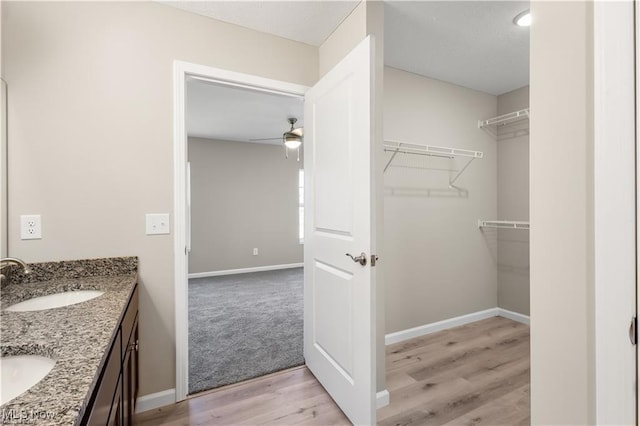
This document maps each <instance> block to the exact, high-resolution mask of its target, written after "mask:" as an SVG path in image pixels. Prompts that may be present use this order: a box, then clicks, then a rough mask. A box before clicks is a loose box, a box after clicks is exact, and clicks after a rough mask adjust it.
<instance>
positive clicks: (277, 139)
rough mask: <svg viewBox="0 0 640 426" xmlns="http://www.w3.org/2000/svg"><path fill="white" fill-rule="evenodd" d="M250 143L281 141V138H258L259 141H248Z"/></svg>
mask: <svg viewBox="0 0 640 426" xmlns="http://www.w3.org/2000/svg"><path fill="white" fill-rule="evenodd" d="M249 140H250V141H281V140H282V136H280V137H279V138H259V139H249Z"/></svg>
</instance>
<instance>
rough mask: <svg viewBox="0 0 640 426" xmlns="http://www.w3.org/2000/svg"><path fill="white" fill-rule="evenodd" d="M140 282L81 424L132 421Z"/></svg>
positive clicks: (120, 424) (112, 424) (113, 424)
mask: <svg viewBox="0 0 640 426" xmlns="http://www.w3.org/2000/svg"><path fill="white" fill-rule="evenodd" d="M138 349H139V344H138V286H137V285H136V287H135V289H134V290H133V293H132V294H131V298H130V299H129V302H128V304H127V307H126V309H125V311H124V314H123V315H122V321H121V322H120V324H118V329H117V331H116V333H115V337H114V339H113V341H112V343H111V346H110V349H109V353H108V355H107V357H106V362H105V364H104V365H105V367H104V368H103V370H102V371H101V372H100V374H99V379H98V383H97V385H96V387H95V389H94V391H93V393H92V396H91V399H90V400H89V406H88V408H87V411H86V412H85V415H84V417H83V419H82V422H81V424H82V425H89V426H94V425H95V426H98V425H99V426H104V425H108V426H126V425H132V424H133V415H134V414H135V406H136V398H137V396H138V384H139V380H138V359H139V357H138Z"/></svg>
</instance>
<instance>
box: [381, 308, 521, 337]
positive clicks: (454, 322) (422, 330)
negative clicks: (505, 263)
mask: <svg viewBox="0 0 640 426" xmlns="http://www.w3.org/2000/svg"><path fill="white" fill-rule="evenodd" d="M497 316H500V317H505V318H509V319H510V320H513V321H518V322H521V323H523V324H529V323H530V320H529V317H528V316H527V315H523V314H519V313H517V312H513V311H508V310H506V309H502V308H491V309H486V310H484V311H478V312H472V313H470V314H466V315H461V316H459V317H454V318H449V319H446V320H442V321H437V322H432V323H430V324H425V325H421V326H418V327H414V328H409V329H407V330H401V331H396V332H395V333H389V334H387V335H386V336H384V343H385V345H392V344H394V343H399V342H404V341H405V340H409V339H414V338H416V337H420V336H425V335H427V334H431V333H435V332H437V331H442V330H446V329H448V328H453V327H458V326H460V325H465V324H469V323H471V322H476V321H480V320H483V319H487V318H491V317H497Z"/></svg>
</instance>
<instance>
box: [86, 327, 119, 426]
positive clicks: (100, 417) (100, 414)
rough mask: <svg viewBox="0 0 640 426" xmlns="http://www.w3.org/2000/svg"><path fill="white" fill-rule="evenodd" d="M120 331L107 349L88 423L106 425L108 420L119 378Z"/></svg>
mask: <svg viewBox="0 0 640 426" xmlns="http://www.w3.org/2000/svg"><path fill="white" fill-rule="evenodd" d="M120 341H121V340H120V332H119V331H118V333H117V335H116V338H115V340H114V343H113V346H112V347H111V350H110V351H109V356H108V358H107V362H106V365H105V367H104V370H103V372H102V377H100V380H99V382H98V391H97V393H96V397H95V400H94V403H93V407H92V408H91V416H90V417H89V421H88V423H87V424H88V425H90V426H91V425H102V426H104V425H106V424H107V422H108V420H109V413H110V412H111V405H112V404H113V398H114V397H115V396H116V393H117V391H118V390H120V388H119V386H118V385H119V383H120V382H119V380H120V366H121V360H120V352H121V348H120Z"/></svg>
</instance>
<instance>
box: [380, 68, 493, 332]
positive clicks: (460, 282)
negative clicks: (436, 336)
mask: <svg viewBox="0 0 640 426" xmlns="http://www.w3.org/2000/svg"><path fill="white" fill-rule="evenodd" d="M384 102H385V103H384V134H385V139H394V140H401V141H406V142H415V143H421V144H430V145H438V146H450V147H455V148H463V149H470V150H477V151H482V152H483V153H484V158H482V159H477V160H474V162H473V163H472V164H471V165H470V166H469V167H468V169H467V170H466V171H465V172H464V174H463V175H462V176H461V177H460V179H459V181H458V182H456V185H458V186H460V187H463V188H465V189H466V190H467V191H468V192H467V193H466V194H465V193H459V192H458V191H455V190H450V189H449V188H448V184H449V175H450V172H449V171H448V170H449V168H452V167H453V168H455V169H458V168H459V167H460V166H461V165H463V164H464V162H463V161H461V160H449V159H443V158H435V157H416V156H406V155H405V156H402V155H401V154H399V157H396V158H397V161H396V160H394V161H396V163H394V164H399V165H405V166H408V167H395V166H393V165H392V166H391V167H389V169H388V170H387V172H386V173H385V176H384V185H385V199H384V201H385V203H384V227H385V229H384V246H385V252H386V256H385V266H386V271H385V274H386V279H385V281H386V282H387V283H388V284H387V288H386V318H387V319H386V332H387V333H391V332H395V331H399V330H404V329H407V328H411V327H416V326H420V325H423V324H427V323H431V322H434V321H439V320H443V319H447V318H451V317H455V316H459V315H463V314H467V313H470V312H475V311H480V310H484V309H488V308H495V307H496V306H497V270H496V262H497V242H496V234H495V232H482V231H480V230H479V229H478V227H477V222H478V219H487V220H490V219H492V218H495V217H496V215H497V151H496V141H495V138H493V137H492V136H490V135H488V134H487V133H486V132H484V131H482V130H480V129H478V127H477V123H478V120H479V119H484V118H489V117H493V116H495V115H496V111H497V110H496V108H497V99H496V97H495V96H492V95H488V94H485V93H482V92H478V91H474V90H471V89H466V88H463V87H460V86H455V85H453V84H449V83H444V82H441V81H437V80H433V79H429V78H426V77H421V76H418V75H415V74H411V73H408V72H404V71H399V70H396V69H393V68H388V67H387V68H385V80H384ZM386 155H387V158H389V156H390V154H386ZM426 168H429V169H426Z"/></svg>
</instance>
